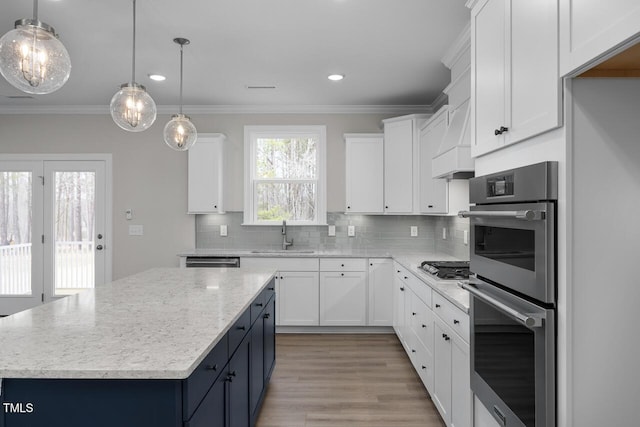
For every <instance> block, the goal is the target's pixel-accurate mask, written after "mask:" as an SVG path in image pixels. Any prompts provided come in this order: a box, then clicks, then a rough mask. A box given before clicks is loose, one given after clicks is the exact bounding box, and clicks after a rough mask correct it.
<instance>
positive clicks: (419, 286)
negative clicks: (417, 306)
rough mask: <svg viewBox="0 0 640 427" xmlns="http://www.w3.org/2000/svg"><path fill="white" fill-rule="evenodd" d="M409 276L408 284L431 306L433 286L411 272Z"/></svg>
mask: <svg viewBox="0 0 640 427" xmlns="http://www.w3.org/2000/svg"><path fill="white" fill-rule="evenodd" d="M407 277H408V279H407V284H408V285H409V287H410V288H411V290H412V291H413V293H414V294H416V295H417V296H418V298H420V299H421V300H422V302H424V303H425V304H426V305H427V307H429V308H431V286H429V285H427V284H426V283H424V282H423V281H422V280H420V279H418V278H417V277H416V276H414V275H413V274H411V273H409V274H408V275H407Z"/></svg>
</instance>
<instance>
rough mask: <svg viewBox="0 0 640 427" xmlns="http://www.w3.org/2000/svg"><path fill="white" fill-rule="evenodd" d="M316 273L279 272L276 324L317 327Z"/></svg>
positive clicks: (318, 318) (317, 294) (318, 316)
mask: <svg viewBox="0 0 640 427" xmlns="http://www.w3.org/2000/svg"><path fill="white" fill-rule="evenodd" d="M318 275H319V274H318V272H312V271H281V272H279V273H278V280H276V295H277V296H278V298H277V300H276V304H277V308H276V324H277V325H282V326H318V325H319V323H320V322H319V321H320V311H319V307H320V305H319V281H318Z"/></svg>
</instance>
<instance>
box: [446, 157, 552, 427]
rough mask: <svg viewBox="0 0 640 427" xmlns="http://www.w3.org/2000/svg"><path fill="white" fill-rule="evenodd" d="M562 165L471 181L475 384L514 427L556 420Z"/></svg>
mask: <svg viewBox="0 0 640 427" xmlns="http://www.w3.org/2000/svg"><path fill="white" fill-rule="evenodd" d="M557 169H558V165H557V163H556V162H544V163H538V164H534V165H531V166H526V167H523V168H518V169H513V170H509V171H504V172H500V173H496V174H491V175H487V176H482V177H477V178H473V179H472V180H471V181H470V184H469V197H470V202H471V203H472V204H474V203H475V206H472V207H471V209H470V211H464V212H460V214H459V215H460V216H461V217H464V218H470V230H471V242H472V247H471V255H470V261H471V262H470V267H471V272H472V273H473V274H474V275H475V277H473V276H472V277H471V278H470V280H469V281H468V283H463V284H462V287H464V288H465V289H467V290H468V291H469V292H470V293H471V300H470V316H471V388H472V390H473V392H474V394H475V395H476V396H477V397H478V399H479V400H480V401H481V402H482V403H483V404H484V405H485V406H486V407H487V408H488V409H489V411H490V412H491V413H492V415H493V416H494V418H495V419H496V420H497V421H498V422H499V423H500V424H501V425H503V426H509V427H512V426H514V427H519V426H526V427H555V425H556V421H555V420H556V393H555V389H556V369H555V362H556V325H555V318H556V315H555V309H556V299H557V290H556V279H557V273H556V260H557V254H556V245H557V237H556V211H557V199H558V194H557V191H558V190H557V188H558V182H557V181H558V180H557V175H558V170H557Z"/></svg>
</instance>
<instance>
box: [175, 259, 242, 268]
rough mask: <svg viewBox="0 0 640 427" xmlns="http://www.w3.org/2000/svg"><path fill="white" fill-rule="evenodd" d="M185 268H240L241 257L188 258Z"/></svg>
mask: <svg viewBox="0 0 640 427" xmlns="http://www.w3.org/2000/svg"><path fill="white" fill-rule="evenodd" d="M185 266H186V267H187V268H194V267H198V268H224V267H226V268H239V267H240V257H226V256H188V257H187V259H186V263H185Z"/></svg>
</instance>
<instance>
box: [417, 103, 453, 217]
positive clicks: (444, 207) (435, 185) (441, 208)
mask: <svg viewBox="0 0 640 427" xmlns="http://www.w3.org/2000/svg"><path fill="white" fill-rule="evenodd" d="M448 119H449V107H448V106H446V105H445V106H444V107H442V108H441V109H440V110H438V112H437V113H436V114H434V115H433V117H431V119H429V121H428V122H427V123H426V124H425V125H424V126H423V128H422V129H421V130H420V206H419V209H418V210H419V211H420V212H422V213H431V214H446V213H447V212H448V201H447V197H448V185H447V181H446V180H445V179H434V178H432V173H431V169H432V159H433V158H434V157H435V155H436V152H437V150H438V147H439V146H440V142H441V141H442V138H444V135H445V133H446V131H447V125H448Z"/></svg>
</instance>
